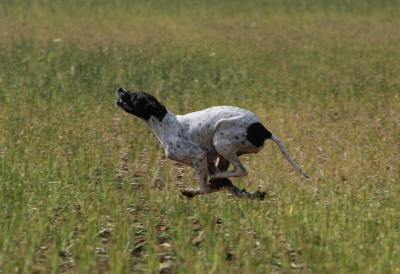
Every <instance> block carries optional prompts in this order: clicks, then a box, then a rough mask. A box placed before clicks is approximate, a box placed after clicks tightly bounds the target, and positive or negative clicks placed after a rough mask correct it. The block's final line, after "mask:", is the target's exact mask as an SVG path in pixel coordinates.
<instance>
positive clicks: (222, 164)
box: [209, 157, 265, 200]
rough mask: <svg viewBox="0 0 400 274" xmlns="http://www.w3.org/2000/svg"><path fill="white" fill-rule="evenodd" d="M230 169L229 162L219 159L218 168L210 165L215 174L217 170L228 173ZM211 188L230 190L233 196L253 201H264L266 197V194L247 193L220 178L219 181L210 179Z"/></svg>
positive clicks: (225, 179)
mask: <svg viewBox="0 0 400 274" xmlns="http://www.w3.org/2000/svg"><path fill="white" fill-rule="evenodd" d="M228 167H229V161H228V160H226V159H224V158H222V157H219V158H218V161H217V166H215V165H214V163H212V166H211V164H210V163H209V170H210V169H212V170H210V171H211V173H215V170H216V169H218V170H219V171H226V170H227V169H228ZM210 187H211V189H212V190H214V189H217V190H221V189H224V188H225V189H226V190H228V191H229V192H230V193H231V194H232V195H234V196H236V197H239V198H251V199H260V200H262V199H264V197H265V192H259V191H256V192H247V191H246V189H240V188H238V187H237V186H235V185H234V184H233V183H232V182H231V180H229V179H228V178H219V179H210Z"/></svg>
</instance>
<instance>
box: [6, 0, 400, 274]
mask: <svg viewBox="0 0 400 274" xmlns="http://www.w3.org/2000/svg"><path fill="white" fill-rule="evenodd" d="M41 3H42V4H41ZM146 3H147V2H146ZM146 3H141V2H135V3H127V2H124V1H120V2H107V3H101V2H96V3H92V2H89V1H85V2H82V3H81V4H82V5H81V6H79V7H78V6H77V5H75V4H76V3H75V4H74V2H69V4H68V3H62V2H57V1H54V2H52V4H50V2H47V1H42V2H39V1H35V2H32V3H30V2H24V1H20V2H13V1H11V2H9V3H7V4H4V3H3V4H1V6H0V7H1V8H0V45H1V46H0V133H1V134H0V204H1V205H2V206H1V207H0V250H1V251H0V271H2V272H4V273H16V272H18V273H32V272H34V273H49V272H63V273H98V272H100V273H106V272H107V273H129V272H134V273H138V272H139V273H140V272H143V273H148V272H152V273H153V272H162V273H188V272H194V273H272V272H273V273H400V261H399V259H398V258H399V257H400V245H399V244H398V241H397V238H398V235H399V232H400V231H399V220H400V202H399V201H400V199H399V198H400V197H399V193H400V177H399V174H400V170H399V169H400V168H399V167H400V165H399V163H400V156H399V155H400V153H399V152H400V151H399V148H400V143H399V134H400V130H399V129H400V96H399V89H400V82H399V77H398V75H399V73H400V63H399V61H398V60H400V59H399V58H400V55H399V52H398V50H397V47H398V44H399V43H400V36H399V32H398V31H397V30H398V29H399V27H400V26H399V25H400V21H399V20H398V19H397V17H396V16H395V15H396V11H397V10H398V7H397V6H396V5H395V3H392V2H390V1H385V2H379V3H378V2H374V1H365V5H358V4H354V3H353V4H351V3H347V2H345V1H338V2H331V1H321V2H316V3H319V4H312V3H311V2H308V1H303V4H304V6H301V5H300V6H296V7H295V8H293V6H292V5H294V4H293V3H292V5H290V3H289V2H285V1H284V2H282V3H275V2H273V1H271V2H269V4H265V3H261V2H257V1H254V2H251V5H250V4H240V3H239V2H236V1H232V2H230V3H222V4H218V5H212V4H211V3H206V4H202V3H196V5H193V6H192V5H191V4H190V3H187V2H184V1H183V2H180V3H177V2H171V3H170V5H165V4H163V3H158V2H151V3H150V4H148V3H147V4H146ZM249 3H250V2H249ZM335 3H337V5H336V4H335ZM341 7H343V8H341ZM120 85H122V86H126V87H128V88H130V89H136V88H144V89H146V90H148V91H149V92H151V93H153V94H155V95H157V96H158V97H159V98H160V99H161V101H163V102H164V103H165V104H166V105H167V106H168V107H169V108H171V109H172V110H174V111H175V112H177V113H184V112H189V111H194V110H198V109H201V108H205V107H208V106H212V105H222V104H224V105H238V106H242V107H246V108H248V109H251V110H253V111H254V112H256V113H257V114H258V115H259V116H260V118H261V119H262V120H263V121H265V123H266V125H267V127H268V128H269V129H271V130H272V131H273V132H274V133H276V134H277V135H278V136H280V137H281V138H282V139H283V140H285V142H286V143H287V146H288V148H289V150H290V152H291V154H292V155H294V156H295V158H296V159H297V160H298V161H299V162H300V163H301V164H302V165H303V166H304V167H305V169H306V170H307V171H308V172H309V173H310V175H311V176H312V179H311V180H303V179H302V178H301V177H299V176H298V175H297V174H295V173H294V172H293V171H292V170H291V169H290V167H289V165H288V164H287V163H286V162H285V160H284V159H283V158H282V156H281V155H280V153H279V151H278V149H277V148H276V147H275V146H274V145H271V144H269V143H268V144H267V145H266V148H265V150H264V151H263V152H262V153H260V154H258V155H253V156H251V157H244V162H245V164H246V166H247V167H248V169H249V171H250V175H249V176H248V177H246V178H240V179H235V182H236V183H237V184H239V185H240V186H241V187H246V188H247V189H252V190H253V189H254V190H255V189H256V188H258V187H260V188H261V189H262V190H266V191H267V193H268V198H267V199H266V200H265V201H262V202H259V201H247V200H237V199H234V198H232V197H230V196H228V195H227V194H226V193H223V192H220V193H215V194H212V195H209V196H204V197H198V198H196V199H192V200H187V199H185V198H184V197H182V196H181V195H180V193H179V188H181V187H187V186H190V185H194V184H195V181H194V177H193V174H192V170H191V169H189V168H186V167H182V166H179V165H175V164H174V163H173V162H171V161H169V160H166V159H165V157H164V156H163V153H162V149H161V147H160V145H158V143H157V140H156V139H155V138H154V137H153V136H152V135H151V134H150V132H149V130H148V129H147V128H146V126H145V125H144V123H142V122H141V121H138V120H137V119H134V118H133V117H131V116H129V115H126V114H124V113H121V112H119V111H117V110H116V109H115V107H114V105H113V100H114V90H115V89H116V88H117V87H118V86H120Z"/></svg>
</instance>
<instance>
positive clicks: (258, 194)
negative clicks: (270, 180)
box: [251, 190, 266, 200]
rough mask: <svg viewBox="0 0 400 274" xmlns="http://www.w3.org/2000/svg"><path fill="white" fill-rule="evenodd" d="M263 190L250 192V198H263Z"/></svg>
mask: <svg viewBox="0 0 400 274" xmlns="http://www.w3.org/2000/svg"><path fill="white" fill-rule="evenodd" d="M265 195H266V193H265V191H258V190H257V191H254V192H253V193H251V198H252V199H258V200H264V198H265Z"/></svg>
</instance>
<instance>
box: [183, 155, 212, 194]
mask: <svg viewBox="0 0 400 274" xmlns="http://www.w3.org/2000/svg"><path fill="white" fill-rule="evenodd" d="M193 168H194V171H195V174H196V178H197V181H198V183H199V188H197V189H185V190H183V191H182V194H183V195H185V196H188V197H194V196H196V195H199V194H208V193H211V192H212V190H211V188H210V186H209V185H208V181H207V168H208V164H207V157H204V158H201V159H196V160H194V161H193Z"/></svg>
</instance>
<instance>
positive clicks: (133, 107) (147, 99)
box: [115, 88, 168, 121]
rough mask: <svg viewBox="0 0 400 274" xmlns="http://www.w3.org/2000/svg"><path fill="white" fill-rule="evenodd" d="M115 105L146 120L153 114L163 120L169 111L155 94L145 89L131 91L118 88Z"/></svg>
mask: <svg viewBox="0 0 400 274" xmlns="http://www.w3.org/2000/svg"><path fill="white" fill-rule="evenodd" d="M115 105H116V106H117V107H119V108H122V109H123V110H124V111H126V112H128V113H130V114H133V115H135V116H137V117H139V118H141V119H143V120H146V121H147V120H149V119H150V117H151V116H154V117H156V118H157V119H158V120H159V121H162V119H163V118H164V116H165V115H166V114H167V112H168V111H167V109H166V108H165V106H164V105H162V104H161V103H160V102H158V101H157V99H156V98H154V96H152V95H150V94H148V93H146V92H143V91H140V92H129V91H127V90H125V89H123V88H119V89H118V90H117V99H116V100H115Z"/></svg>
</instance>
